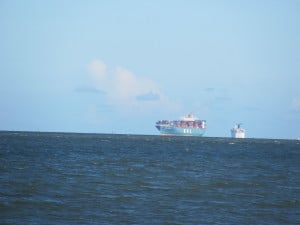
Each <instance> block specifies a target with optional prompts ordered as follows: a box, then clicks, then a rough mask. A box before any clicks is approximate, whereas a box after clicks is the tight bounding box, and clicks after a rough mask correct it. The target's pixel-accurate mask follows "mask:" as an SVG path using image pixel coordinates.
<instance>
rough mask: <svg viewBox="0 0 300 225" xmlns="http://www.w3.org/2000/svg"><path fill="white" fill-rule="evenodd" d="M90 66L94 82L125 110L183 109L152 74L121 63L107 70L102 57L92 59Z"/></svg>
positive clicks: (107, 99)
mask: <svg viewBox="0 0 300 225" xmlns="http://www.w3.org/2000/svg"><path fill="white" fill-rule="evenodd" d="M87 68H88V72H89V75H90V76H91V78H92V82H93V84H92V85H93V86H94V87H95V88H97V89H100V90H103V91H104V92H105V93H106V95H105V97H106V101H107V102H108V103H109V104H113V105H114V106H115V107H117V108H119V109H120V110H122V111H127V112H128V111H129V112H141V111H149V110H150V111H151V109H159V110H162V111H174V110H176V111H177V110H180V104H178V103H177V102H174V101H171V100H170V99H169V98H168V97H167V96H166V95H165V94H164V93H163V92H162V91H161V88H160V86H159V84H158V83H156V82H155V81H153V80H151V79H149V78H145V77H141V76H137V75H135V74H134V73H133V72H131V71H129V70H128V69H126V68H123V67H120V66H119V67H116V68H114V69H112V70H106V65H105V63H104V62H103V61H101V60H93V61H92V62H90V63H89V64H88V67H87Z"/></svg>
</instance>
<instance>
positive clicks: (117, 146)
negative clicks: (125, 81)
mask: <svg viewBox="0 0 300 225" xmlns="http://www.w3.org/2000/svg"><path fill="white" fill-rule="evenodd" d="M0 224H2V225H4V224H22V225H23V224H222V225H224V224H225V225H226V224H272V225H273V224H300V141H298V140H269V139H230V138H199V137H162V136H143V135H117V134H73V133H41V132H40V133H33V132H0Z"/></svg>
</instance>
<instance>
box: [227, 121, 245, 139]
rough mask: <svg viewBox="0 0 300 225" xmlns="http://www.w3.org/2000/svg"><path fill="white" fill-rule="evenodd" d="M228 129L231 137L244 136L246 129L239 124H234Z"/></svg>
mask: <svg viewBox="0 0 300 225" xmlns="http://www.w3.org/2000/svg"><path fill="white" fill-rule="evenodd" d="M230 131H231V137H233V138H245V135H246V131H245V130H244V129H242V128H241V124H236V125H235V126H234V127H233V128H232V129H231V130H230Z"/></svg>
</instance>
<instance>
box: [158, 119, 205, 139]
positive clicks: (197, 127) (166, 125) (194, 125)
mask: <svg viewBox="0 0 300 225" xmlns="http://www.w3.org/2000/svg"><path fill="white" fill-rule="evenodd" d="M155 127H156V128H157V129H158V131H159V132H160V134H161V135H175V136H198V137H202V136H203V135H204V133H205V131H206V120H199V119H198V118H196V117H194V116H193V115H192V114H188V115H186V116H184V117H182V118H180V119H179V120H172V121H170V120H160V121H157V122H156V124H155Z"/></svg>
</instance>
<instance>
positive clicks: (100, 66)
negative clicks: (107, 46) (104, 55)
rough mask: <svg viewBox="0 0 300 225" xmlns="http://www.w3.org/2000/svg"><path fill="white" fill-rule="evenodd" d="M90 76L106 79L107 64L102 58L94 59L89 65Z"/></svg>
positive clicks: (96, 78) (100, 79) (98, 80)
mask: <svg viewBox="0 0 300 225" xmlns="http://www.w3.org/2000/svg"><path fill="white" fill-rule="evenodd" d="M87 69H88V71H89V74H90V76H92V78H93V79H94V80H95V81H96V82H101V81H103V80H104V79H105V75H106V74H105V72H106V65H105V63H104V62H103V61H101V60H98V59H96V60H93V61H92V62H90V63H89V64H88V65H87Z"/></svg>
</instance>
